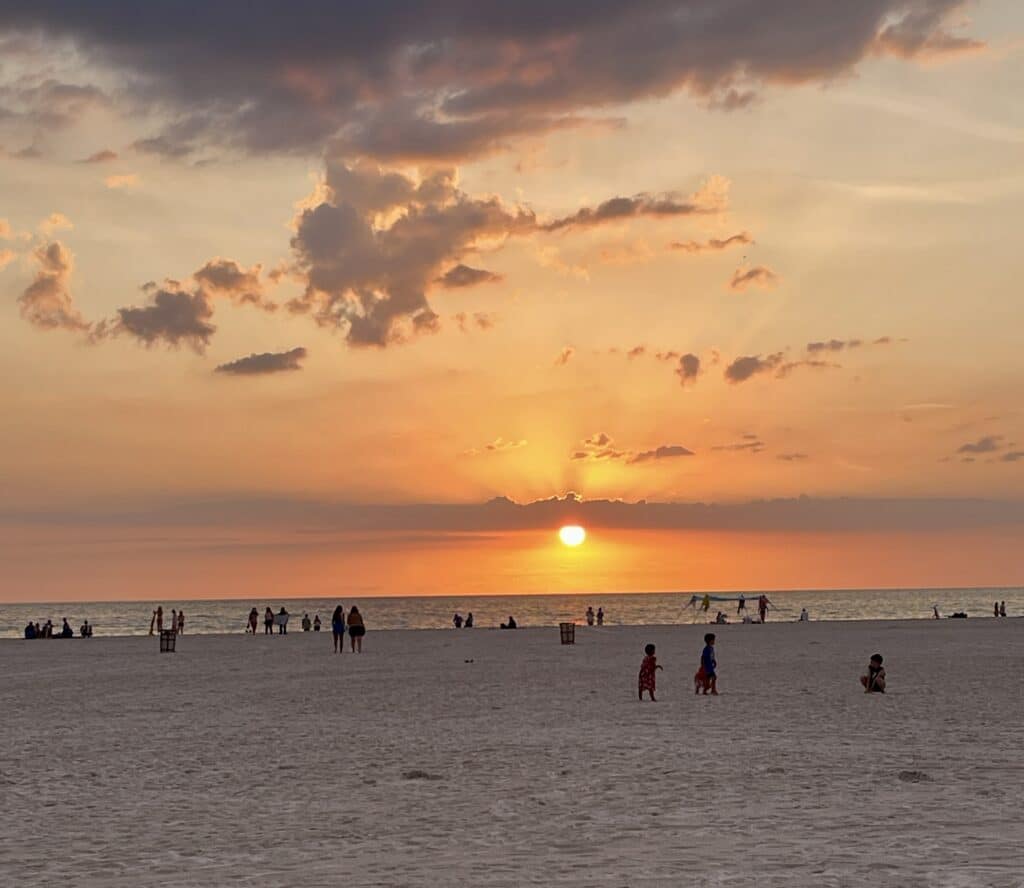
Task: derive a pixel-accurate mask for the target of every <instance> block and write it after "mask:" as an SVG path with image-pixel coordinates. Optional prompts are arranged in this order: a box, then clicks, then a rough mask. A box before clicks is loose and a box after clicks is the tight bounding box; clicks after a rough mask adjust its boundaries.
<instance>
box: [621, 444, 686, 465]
mask: <svg viewBox="0 0 1024 888" xmlns="http://www.w3.org/2000/svg"><path fill="white" fill-rule="evenodd" d="M677 456H693V451H692V450H688V449H687V448H685V447H683V446H681V445H679V444H662V445H661V446H660V447H655V448H654V450H643V451H641V452H640V453H634V454H632V455H631V456H629V457H628V458H627V459H626V463H627V464H629V465H635V464H637V463H644V462H651V461H652V460H659V459H673V458H675V457H677Z"/></svg>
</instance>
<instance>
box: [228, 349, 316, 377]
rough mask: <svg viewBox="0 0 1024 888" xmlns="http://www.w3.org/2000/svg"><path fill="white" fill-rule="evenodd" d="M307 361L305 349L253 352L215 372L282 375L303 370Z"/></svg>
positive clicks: (235, 374)
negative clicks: (304, 362)
mask: <svg viewBox="0 0 1024 888" xmlns="http://www.w3.org/2000/svg"><path fill="white" fill-rule="evenodd" d="M305 359H306V350H305V349H304V348H293V349H291V350H289V351H286V352H263V353H262V354H256V353H255V352H253V353H252V354H251V355H249V356H248V357H245V358H238V359H237V360H235V361H229V362H228V363H227V364H220V365H218V366H217V368H216V370H215V371H214V372H216V373H228V374H231V375H234V376H264V375H266V374H269V373H282V372H287V371H291V370H301V369H302V362H303V361H304V360H305Z"/></svg>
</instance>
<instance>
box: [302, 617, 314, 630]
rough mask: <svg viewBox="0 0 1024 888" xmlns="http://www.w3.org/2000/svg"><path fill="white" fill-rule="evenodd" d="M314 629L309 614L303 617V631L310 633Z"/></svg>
mask: <svg viewBox="0 0 1024 888" xmlns="http://www.w3.org/2000/svg"><path fill="white" fill-rule="evenodd" d="M312 628H313V621H312V620H311V619H310V618H309V614H303V615H302V631H303V632H309V630H310V629H312Z"/></svg>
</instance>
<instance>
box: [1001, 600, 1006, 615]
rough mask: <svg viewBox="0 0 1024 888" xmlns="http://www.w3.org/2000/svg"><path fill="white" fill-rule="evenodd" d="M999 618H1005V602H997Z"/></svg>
mask: <svg viewBox="0 0 1024 888" xmlns="http://www.w3.org/2000/svg"><path fill="white" fill-rule="evenodd" d="M999 616H1001V617H1005V616H1006V602H1005V601H1000V602H999Z"/></svg>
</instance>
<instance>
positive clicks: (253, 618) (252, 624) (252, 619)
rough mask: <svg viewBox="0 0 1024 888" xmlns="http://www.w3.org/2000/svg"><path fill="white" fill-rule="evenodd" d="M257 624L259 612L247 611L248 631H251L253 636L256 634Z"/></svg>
mask: <svg viewBox="0 0 1024 888" xmlns="http://www.w3.org/2000/svg"><path fill="white" fill-rule="evenodd" d="M259 624H260V612H259V611H258V610H256V608H253V609H252V610H251V611H249V631H251V632H252V634H253V635H255V634H256V627H257V626H259Z"/></svg>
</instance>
